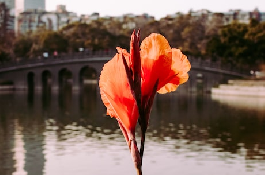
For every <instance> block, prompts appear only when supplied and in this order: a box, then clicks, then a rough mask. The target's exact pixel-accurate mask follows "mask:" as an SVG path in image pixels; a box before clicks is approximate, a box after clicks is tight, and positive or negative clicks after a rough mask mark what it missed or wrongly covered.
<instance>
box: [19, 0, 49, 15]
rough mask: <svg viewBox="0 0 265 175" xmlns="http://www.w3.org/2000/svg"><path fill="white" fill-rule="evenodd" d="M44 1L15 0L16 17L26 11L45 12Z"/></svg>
mask: <svg viewBox="0 0 265 175" xmlns="http://www.w3.org/2000/svg"><path fill="white" fill-rule="evenodd" d="M45 2H46V0H15V11H16V12H15V13H16V16H18V15H19V13H22V12H25V11H27V10H33V9H37V10H43V11H45V10H46V4H45Z"/></svg>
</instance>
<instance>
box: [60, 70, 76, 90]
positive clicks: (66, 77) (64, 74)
mask: <svg viewBox="0 0 265 175" xmlns="http://www.w3.org/2000/svg"><path fill="white" fill-rule="evenodd" d="M58 77H59V79H58V81H59V88H64V87H66V86H68V85H71V86H72V84H73V73H72V72H71V71H70V70H69V69H67V68H62V69H61V70H59V72H58Z"/></svg>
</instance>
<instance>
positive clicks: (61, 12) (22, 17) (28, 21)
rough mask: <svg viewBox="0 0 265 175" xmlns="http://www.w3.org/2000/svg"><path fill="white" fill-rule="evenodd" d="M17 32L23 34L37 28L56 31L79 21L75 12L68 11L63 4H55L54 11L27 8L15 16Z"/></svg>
mask: <svg viewBox="0 0 265 175" xmlns="http://www.w3.org/2000/svg"><path fill="white" fill-rule="evenodd" d="M17 18H18V19H17V21H18V22H17V33H18V34H25V33H27V32H29V31H30V32H34V31H36V30H37V29H39V28H45V29H48V30H53V31H57V30H59V29H61V28H62V27H64V26H66V25H68V24H70V23H73V22H76V21H80V17H78V16H77V14H76V13H73V12H68V11H67V10H66V7H65V6H63V5H59V6H57V9H56V11H53V12H47V11H44V10H37V9H33V10H27V11H25V12H23V13H20V14H19V16H18V17H17Z"/></svg>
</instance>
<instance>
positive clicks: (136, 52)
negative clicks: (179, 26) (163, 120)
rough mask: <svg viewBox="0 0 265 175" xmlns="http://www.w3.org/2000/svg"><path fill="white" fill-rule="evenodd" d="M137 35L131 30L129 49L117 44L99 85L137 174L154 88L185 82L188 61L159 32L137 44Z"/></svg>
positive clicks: (167, 88)
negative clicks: (138, 136) (137, 133)
mask: <svg viewBox="0 0 265 175" xmlns="http://www.w3.org/2000/svg"><path fill="white" fill-rule="evenodd" d="M139 38H140V37H139V32H138V33H137V35H136V34H135V32H133V34H132V36H131V43H130V47H131V48H130V53H128V52H127V51H126V50H125V49H122V48H119V47H117V51H118V53H117V54H116V55H115V56H114V57H113V58H112V59H111V60H110V61H109V62H108V63H106V64H105V65H104V67H103V70H102V72H101V75H100V80H99V87H100V94H101V98H102V101H103V103H104V104H105V106H106V107H107V114H108V115H110V116H111V117H114V118H116V119H117V121H118V123H119V125H120V128H121V130H122V132H123V135H124V137H125V139H126V141H127V144H128V145H129V148H130V151H131V155H132V158H133V161H134V163H135V167H136V169H137V172H138V174H141V165H142V162H141V161H142V156H143V151H144V142H145V132H146V129H147V126H148V121H149V116H150V111H151V107H152V104H153V99H154V96H155V94H156V92H158V93H161V94H164V93H167V92H171V91H175V90H176V89H177V87H178V86H179V85H180V84H182V83H185V82H186V81H187V80H188V77H189V76H188V73H187V72H188V71H189V70H190V68H191V65H190V62H189V61H188V59H187V57H186V56H185V55H183V54H182V53H181V51H180V50H179V49H175V48H171V47H170V45H169V43H168V41H167V40H166V39H165V37H163V36H162V35H160V34H156V33H153V34H151V35H149V36H148V37H147V38H145V39H144V40H143V42H142V44H141V47H139ZM137 121H138V122H139V124H140V126H141V130H142V139H141V149H140V152H139V151H138V148H137V144H136V141H135V127H136V124H137Z"/></svg>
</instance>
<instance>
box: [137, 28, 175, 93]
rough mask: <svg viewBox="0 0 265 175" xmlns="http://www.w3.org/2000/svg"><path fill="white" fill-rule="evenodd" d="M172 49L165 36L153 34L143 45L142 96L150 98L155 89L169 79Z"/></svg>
mask: <svg viewBox="0 0 265 175" xmlns="http://www.w3.org/2000/svg"><path fill="white" fill-rule="evenodd" d="M170 51H171V48H170V46H169V43H168V41H167V40H166V39H165V37H164V36H162V35H160V34H156V33H153V34H151V35H149V36H148V37H147V38H145V39H144V40H143V42H142V44H141V51H140V52H141V53H140V55H141V62H142V63H141V65H142V96H145V95H147V96H150V95H151V92H152V91H153V87H154V85H155V83H156V81H157V80H159V85H158V87H161V85H160V82H163V80H164V79H166V78H167V77H168V72H169V71H170V70H171V63H172V60H171V52H170Z"/></svg>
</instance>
